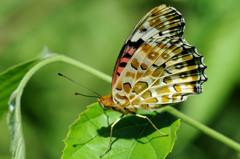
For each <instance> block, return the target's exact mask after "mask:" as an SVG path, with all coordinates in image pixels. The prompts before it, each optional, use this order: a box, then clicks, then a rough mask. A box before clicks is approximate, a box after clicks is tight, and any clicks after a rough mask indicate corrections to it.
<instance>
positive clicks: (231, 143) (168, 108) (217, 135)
mask: <svg viewBox="0 0 240 159" xmlns="http://www.w3.org/2000/svg"><path fill="white" fill-rule="evenodd" d="M158 112H169V113H171V114H172V115H174V116H176V117H178V118H180V119H182V120H183V121H184V122H186V123H187V124H189V125H191V126H193V127H195V128H197V129H199V130H201V131H202V132H203V133H205V134H207V135H208V136H211V137H212V138H215V139H216V140H218V141H220V142H222V143H224V144H225V145H227V146H229V147H231V148H233V149H235V150H236V151H238V152H240V144H239V143H237V142H235V141H233V140H232V139H230V138H228V137H226V136H224V135H222V134H220V133H219V132H217V131H215V130H213V129H211V128H209V127H207V126H205V125H203V124H201V123H200V122H198V121H196V120H194V119H192V118H190V117H188V116H186V115H184V114H183V113H181V112H179V111H178V110H177V109H175V108H173V107H171V106H166V107H163V108H161V109H159V110H158Z"/></svg>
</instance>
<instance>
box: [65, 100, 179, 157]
mask: <svg viewBox="0 0 240 159" xmlns="http://www.w3.org/2000/svg"><path fill="white" fill-rule="evenodd" d="M120 115H121V114H120V113H118V112H116V111H113V110H108V111H104V110H103V109H102V108H101V107H100V106H99V104H98V103H95V104H93V105H91V106H89V107H88V109H87V110H86V111H85V112H83V113H81V114H80V116H79V119H78V120H76V121H75V122H74V123H73V124H72V125H71V126H70V131H69V133H68V136H67V138H66V139H65V140H64V142H65V148H64V151H63V155H62V158H63V159H69V158H71V159H74V158H76V159H79V158H88V159H96V158H99V156H100V155H101V154H102V153H103V152H104V151H105V149H106V148H107V145H108V143H109V136H110V126H111V124H112V123H113V122H114V121H115V120H116V119H117V118H118V117H119V116H120ZM147 116H148V117H149V118H150V119H151V121H152V122H153V123H154V124H155V125H156V126H157V127H158V128H159V130H160V131H161V132H163V133H165V134H168V135H169V136H162V135H160V134H159V133H158V132H157V131H156V130H155V129H154V128H153V127H152V125H151V124H150V123H149V122H148V121H147V120H146V119H142V118H139V117H136V116H134V115H128V116H125V117H124V118H123V119H121V120H120V121H119V122H118V123H117V124H116V125H115V127H114V129H113V142H112V144H111V149H110V150H109V151H108V152H107V153H106V154H105V156H103V158H108V159H110V158H148V159H156V158H158V159H162V158H166V156H167V154H168V153H169V152H171V150H172V148H173V145H174V142H175V140H176V131H177V129H178V128H179V125H180V122H179V119H176V118H175V117H174V116H172V115H170V114H168V113H164V114H159V113H157V114H156V113H153V112H152V113H148V114H147Z"/></svg>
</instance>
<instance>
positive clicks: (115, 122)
mask: <svg viewBox="0 0 240 159" xmlns="http://www.w3.org/2000/svg"><path fill="white" fill-rule="evenodd" d="M123 116H124V114H122V115H121V116H120V117H119V118H117V120H115V121H114V123H112V125H111V131H110V140H109V144H108V147H107V148H106V150H105V151H104V153H103V154H101V155H100V158H101V157H103V156H104V155H105V154H106V153H107V152H108V150H109V149H110V146H111V143H112V132H113V127H114V126H115V125H116V124H117V123H118V122H119V121H120V120H121V119H122V118H123Z"/></svg>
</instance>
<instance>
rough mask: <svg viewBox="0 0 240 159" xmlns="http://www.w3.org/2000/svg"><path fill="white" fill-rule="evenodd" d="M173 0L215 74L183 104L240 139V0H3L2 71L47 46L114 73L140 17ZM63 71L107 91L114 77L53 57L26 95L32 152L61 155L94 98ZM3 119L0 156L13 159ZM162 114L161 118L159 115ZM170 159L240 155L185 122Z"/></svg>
mask: <svg viewBox="0 0 240 159" xmlns="http://www.w3.org/2000/svg"><path fill="white" fill-rule="evenodd" d="M160 4H168V5H171V6H173V7H175V8H176V9H177V10H179V11H180V12H181V13H182V14H183V16H184V18H185V21H186V28H185V33H184V38H186V40H187V42H188V43H190V44H191V45H195V46H196V47H197V49H198V51H199V53H201V54H203V55H204V57H205V59H204V63H205V64H206V65H207V66H208V69H207V71H206V74H207V76H208V78H209V80H208V81H207V82H206V83H205V84H204V92H203V94H201V95H198V96H194V97H190V98H189V99H188V100H187V102H185V103H183V104H181V105H179V106H178V107H179V108H180V109H181V110H182V112H184V113H185V114H188V115H189V116H191V117H193V118H194V119H196V120H198V121H201V122H202V123H205V124H207V125H209V126H210V127H212V128H213V129H215V130H217V131H219V132H221V133H223V134H225V135H226V136H228V137H230V138H232V139H234V140H236V141H238V142H240V126H239V122H240V117H239V114H240V107H239V106H240V97H239V96H240V95H239V94H240V80H239V79H240V18H239V15H240V10H239V6H240V1H239V0H228V1H221V2H220V1H217V0H212V1H209V0H201V1H200V0H195V1H191V0H176V1H166V0H165V1H163V0H162V1H157V0H148V1H147V0H135V1H129V0H122V1H113V0H102V1H98V0H88V1H79V0H51V1H48V0H21V1H17V0H8V1H0V72H2V71H4V70H5V69H7V68H8V67H10V66H13V65H15V64H18V63H20V62H23V61H25V60H28V59H32V58H34V57H36V56H38V55H39V53H40V52H41V50H42V49H43V47H44V46H48V48H49V50H51V51H52V52H56V53H60V54H65V55H67V56H70V57H72V58H75V59H76V60H79V61H81V62H83V63H85V64H88V65H90V66H92V67H94V68H97V69H99V70H100V71H102V72H105V73H107V74H109V75H112V72H113V68H114V64H115V61H116V59H117V56H118V53H119V51H120V49H121V47H122V45H123V42H124V41H125V39H126V38H127V36H128V34H129V33H130V32H131V31H132V29H133V27H134V26H135V25H136V23H137V22H138V21H139V20H140V19H141V17H142V16H143V15H145V14H146V13H147V12H148V11H149V10H151V9H152V8H153V7H155V6H157V5H160ZM57 72H61V73H64V74H65V75H68V76H69V77H71V78H73V79H75V80H77V81H79V82H81V83H82V84H84V85H85V86H87V87H89V88H92V89H94V90H95V91H97V92H99V93H100V94H102V95H106V94H109V93H111V86H110V84H109V83H106V82H105V81H102V80H100V79H97V78H96V77H94V76H92V75H89V74H87V73H85V72H83V71H81V70H79V69H77V68H75V67H73V66H70V65H67V64H63V63H54V64H51V65H48V66H47V67H44V68H43V69H41V70H40V71H38V72H37V73H36V74H35V75H34V76H33V77H32V79H31V80H30V82H29V83H28V84H27V86H26V88H25V91H24V93H23V99H22V118H23V132H24V136H25V141H26V151H27V158H34V159H40V158H46V159H47V158H60V156H61V153H62V150H63V148H64V143H63V141H62V140H63V139H64V138H65V137H66V135H67V132H68V126H69V125H70V124H71V123H73V121H74V120H76V119H77V118H78V114H79V113H80V112H82V111H83V110H84V109H85V106H86V105H89V104H91V103H93V102H96V99H94V98H93V99H92V98H85V97H80V96H74V95H73V92H75V91H78V92H82V93H85V94H90V92H88V91H86V90H83V89H82V88H79V87H78V86H76V85H75V84H73V83H71V82H69V81H67V80H65V79H62V78H59V77H58V76H57V75H56V73H57ZM6 117H7V115H5V116H4V117H3V118H2V119H1V121H0V159H8V158H10V155H9V141H10V136H9V131H8V127H7V124H6ZM159 122H161V121H159ZM177 135H178V140H177V142H176V145H175V147H174V149H173V152H172V153H170V155H169V156H168V157H167V158H168V159H175V158H178V159H190V158H193V157H194V158H195V159H203V158H204V159H212V158H218V159H226V158H228V159H235V158H237V153H236V152H235V151H234V150H232V149H230V148H228V147H227V146H225V145H223V144H222V143H219V142H218V141H216V140H214V139H212V138H210V137H208V136H206V135H204V134H202V133H201V132H199V131H198V130H195V129H193V128H191V127H190V126H188V125H186V124H185V123H183V122H182V123H181V127H180V130H179V131H178V134H177Z"/></svg>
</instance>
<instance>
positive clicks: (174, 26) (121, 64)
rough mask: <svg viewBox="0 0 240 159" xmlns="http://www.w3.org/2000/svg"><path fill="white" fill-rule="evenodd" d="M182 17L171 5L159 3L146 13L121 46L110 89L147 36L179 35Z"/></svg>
mask: <svg viewBox="0 0 240 159" xmlns="http://www.w3.org/2000/svg"><path fill="white" fill-rule="evenodd" d="M184 25H185V23H184V19H183V17H182V15H181V14H180V13H179V12H178V11H177V10H176V9H175V8H173V7H170V6H167V5H160V6H158V7H156V8H154V9H152V10H151V11H150V12H149V13H147V14H146V15H145V16H144V17H143V18H142V19H141V20H140V21H139V23H138V24H137V25H136V27H135V28H134V30H133V31H132V33H131V34H130V35H129V37H128V38H127V40H126V42H125V44H124V46H123V47H122V49H121V51H120V54H119V56H118V59H117V62H116V64H115V68H114V72H113V79H112V91H113V89H114V86H115V83H116V81H117V80H118V78H119V76H120V75H121V73H122V71H123V70H124V68H125V66H126V65H127V63H128V62H129V60H130V59H131V57H132V56H133V54H134V53H135V52H136V50H137V49H138V48H139V47H140V46H141V45H142V44H143V43H144V42H145V41H147V40H148V39H149V38H158V37H181V36H182V34H183V30H184Z"/></svg>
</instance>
